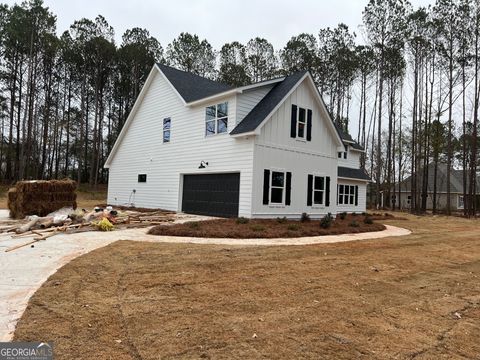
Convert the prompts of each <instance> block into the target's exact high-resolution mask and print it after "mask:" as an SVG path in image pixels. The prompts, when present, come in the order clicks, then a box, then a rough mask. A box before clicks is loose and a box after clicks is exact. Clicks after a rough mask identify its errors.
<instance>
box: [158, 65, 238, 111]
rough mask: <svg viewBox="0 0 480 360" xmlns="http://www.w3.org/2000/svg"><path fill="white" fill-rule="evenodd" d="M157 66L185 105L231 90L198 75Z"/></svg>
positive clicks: (226, 86)
mask: <svg viewBox="0 0 480 360" xmlns="http://www.w3.org/2000/svg"><path fill="white" fill-rule="evenodd" d="M157 65H158V67H159V68H160V70H162V72H163V74H164V75H165V76H166V77H167V79H168V81H170V83H171V84H172V85H173V87H174V88H175V89H176V90H177V91H178V93H179V94H180V96H181V97H182V98H183V100H185V102H187V103H188V102H192V101H195V100H200V99H203V98H206V97H209V96H212V95H215V94H219V93H221V92H224V91H227V90H231V89H233V88H232V87H231V86H229V85H226V84H223V83H220V82H217V81H213V80H210V79H207V78H204V77H202V76H199V75H195V74H192V73H189V72H186V71H181V70H178V69H175V68H173V67H170V66H167V65H163V64H157Z"/></svg>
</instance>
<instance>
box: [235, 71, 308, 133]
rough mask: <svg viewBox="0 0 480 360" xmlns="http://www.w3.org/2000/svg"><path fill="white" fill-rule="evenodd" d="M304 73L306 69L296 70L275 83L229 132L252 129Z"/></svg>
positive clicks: (243, 131) (242, 131)
mask: <svg viewBox="0 0 480 360" xmlns="http://www.w3.org/2000/svg"><path fill="white" fill-rule="evenodd" d="M306 73H307V71H299V72H296V73H294V74H292V75H289V76H287V77H286V78H285V80H283V81H282V82H279V83H277V84H276V85H275V86H274V87H273V88H272V90H270V91H269V92H268V94H267V95H265V97H264V98H263V99H262V100H260V102H259V103H258V104H257V105H256V106H255V107H254V108H253V109H252V111H250V112H249V113H248V114H247V116H245V118H244V119H243V120H242V121H240V123H239V124H238V125H237V126H236V127H235V129H233V130H232V132H231V133H230V134H232V135H236V134H242V133H246V132H250V131H254V130H255V129H256V128H257V127H258V126H259V125H260V124H261V122H262V121H263V120H264V119H265V118H266V117H267V116H268V114H270V113H271V112H272V110H273V109H274V108H275V107H276V106H277V105H278V104H279V103H280V102H281V101H282V100H283V98H284V97H285V96H286V95H287V94H288V92H289V91H290V90H291V89H292V88H293V87H294V86H295V85H296V84H297V83H298V81H300V79H301V78H302V77H303V76H304V75H305V74H306Z"/></svg>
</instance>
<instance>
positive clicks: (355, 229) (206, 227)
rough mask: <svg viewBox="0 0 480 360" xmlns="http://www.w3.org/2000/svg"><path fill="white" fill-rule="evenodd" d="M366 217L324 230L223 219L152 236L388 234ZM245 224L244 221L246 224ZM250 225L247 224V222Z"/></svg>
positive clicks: (159, 229)
mask: <svg viewBox="0 0 480 360" xmlns="http://www.w3.org/2000/svg"><path fill="white" fill-rule="evenodd" d="M370 218H371V219H373V220H375V219H377V220H379V219H393V216H391V217H390V216H388V217H387V216H384V215H380V214H378V215H375V216H371V217H370ZM364 219H365V216H364V215H352V214H349V215H347V216H346V217H345V218H344V219H341V218H340V217H339V216H337V219H336V220H334V221H333V222H332V225H331V226H330V227H329V228H327V229H323V228H322V227H321V226H320V221H319V220H310V221H305V222H300V221H295V220H286V219H251V220H247V219H243V218H241V219H240V220H238V219H219V220H207V221H197V222H187V223H184V224H175V225H158V226H155V227H154V228H152V229H151V230H150V231H149V234H151V235H166V236H184V237H200V238H234V239H255V238H269V239H271V238H297V237H306V236H321V235H340V234H352V233H362V232H370V231H381V230H385V226H383V225H382V224H378V223H375V222H374V223H373V224H366V223H364ZM242 220H243V221H242ZM244 221H246V222H244Z"/></svg>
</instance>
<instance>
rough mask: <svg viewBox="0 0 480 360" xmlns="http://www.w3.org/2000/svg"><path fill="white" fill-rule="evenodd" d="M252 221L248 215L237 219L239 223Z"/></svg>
mask: <svg viewBox="0 0 480 360" xmlns="http://www.w3.org/2000/svg"><path fill="white" fill-rule="evenodd" d="M249 222H250V219H247V218H246V217H243V216H241V217H239V218H238V219H237V224H248V223H249Z"/></svg>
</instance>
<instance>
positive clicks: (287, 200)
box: [285, 172, 292, 205]
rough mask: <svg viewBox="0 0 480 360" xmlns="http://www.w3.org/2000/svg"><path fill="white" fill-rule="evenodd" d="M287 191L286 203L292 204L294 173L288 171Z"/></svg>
mask: <svg viewBox="0 0 480 360" xmlns="http://www.w3.org/2000/svg"><path fill="white" fill-rule="evenodd" d="M286 185H287V186H286V193H285V205H290V201H291V193H292V173H291V172H287V183H286Z"/></svg>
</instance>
